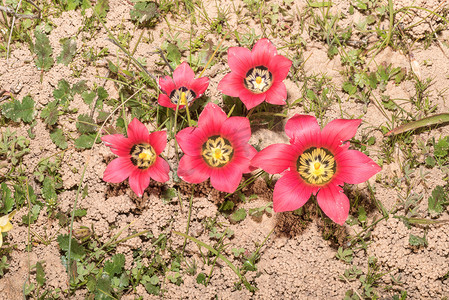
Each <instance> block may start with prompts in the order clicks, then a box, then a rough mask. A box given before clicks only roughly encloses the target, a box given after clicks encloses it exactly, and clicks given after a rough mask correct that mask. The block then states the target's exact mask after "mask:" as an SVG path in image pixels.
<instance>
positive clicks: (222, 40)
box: [198, 31, 229, 78]
mask: <svg viewBox="0 0 449 300" xmlns="http://www.w3.org/2000/svg"><path fill="white" fill-rule="evenodd" d="M228 34H229V31H228V32H227V33H226V34H225V35H224V37H223V38H222V39H221V41H220V44H218V46H217V49H215V51H214V53H213V54H212V56H211V57H210V58H209V60H208V61H207V63H206V65H205V66H204V69H203V71H201V73H200V76H198V78H200V77H201V76H203V73H204V71H206V69H207V67H208V66H209V64H210V63H211V61H212V58H214V57H215V54H217V51H218V49H220V46H221V44H223V42H224V40H225V39H226V37H227V36H228Z"/></svg>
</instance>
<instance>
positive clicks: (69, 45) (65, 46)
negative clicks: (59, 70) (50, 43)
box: [56, 38, 76, 66]
mask: <svg viewBox="0 0 449 300" xmlns="http://www.w3.org/2000/svg"><path fill="white" fill-rule="evenodd" d="M75 54H76V39H74V38H70V39H66V40H65V41H64V42H63V43H62V50H61V54H59V56H58V58H57V59H56V61H57V62H58V64H63V65H66V66H67V65H68V64H69V63H70V62H71V61H72V59H73V57H74V56H75Z"/></svg>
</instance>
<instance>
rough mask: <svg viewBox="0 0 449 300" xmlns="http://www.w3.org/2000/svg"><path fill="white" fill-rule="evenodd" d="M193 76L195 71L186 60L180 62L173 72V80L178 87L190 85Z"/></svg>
mask: <svg viewBox="0 0 449 300" xmlns="http://www.w3.org/2000/svg"><path fill="white" fill-rule="evenodd" d="M194 77H195V73H194V72H193V70H192V68H191V67H190V66H189V64H188V63H187V62H183V63H182V64H180V65H179V66H178V67H177V68H176V69H175V71H174V72H173V81H174V82H175V85H176V86H177V87H178V88H179V87H181V86H186V87H187V86H190V85H191V81H192V80H193V78H194Z"/></svg>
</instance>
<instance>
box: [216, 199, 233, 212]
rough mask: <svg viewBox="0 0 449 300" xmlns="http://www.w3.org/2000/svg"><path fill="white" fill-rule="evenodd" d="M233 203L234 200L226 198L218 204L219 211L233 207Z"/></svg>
mask: <svg viewBox="0 0 449 300" xmlns="http://www.w3.org/2000/svg"><path fill="white" fill-rule="evenodd" d="M234 205H235V204H234V202H232V201H230V200H226V201H225V202H223V203H222V204H221V205H220V208H219V211H230V210H232V209H234Z"/></svg>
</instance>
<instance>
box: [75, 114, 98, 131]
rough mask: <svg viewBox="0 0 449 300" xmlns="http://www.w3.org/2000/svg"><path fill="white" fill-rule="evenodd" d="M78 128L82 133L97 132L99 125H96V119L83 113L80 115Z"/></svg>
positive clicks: (77, 123)
mask: <svg viewBox="0 0 449 300" xmlns="http://www.w3.org/2000/svg"><path fill="white" fill-rule="evenodd" d="M76 129H78V131H79V132H80V133H93V132H96V130H97V126H96V125H95V121H94V119H92V118H91V117H90V116H89V115H87V114H81V115H79V116H78V121H77V122H76Z"/></svg>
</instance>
